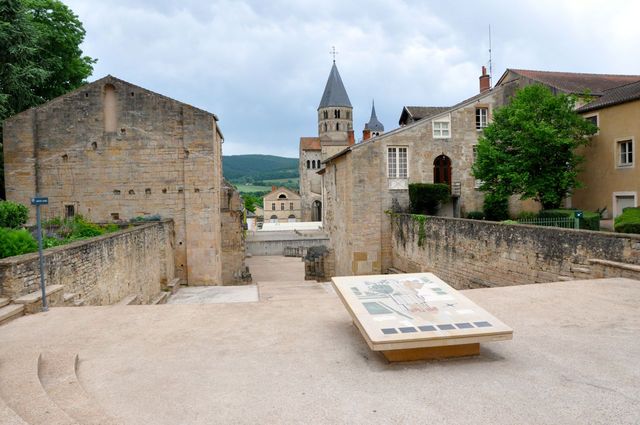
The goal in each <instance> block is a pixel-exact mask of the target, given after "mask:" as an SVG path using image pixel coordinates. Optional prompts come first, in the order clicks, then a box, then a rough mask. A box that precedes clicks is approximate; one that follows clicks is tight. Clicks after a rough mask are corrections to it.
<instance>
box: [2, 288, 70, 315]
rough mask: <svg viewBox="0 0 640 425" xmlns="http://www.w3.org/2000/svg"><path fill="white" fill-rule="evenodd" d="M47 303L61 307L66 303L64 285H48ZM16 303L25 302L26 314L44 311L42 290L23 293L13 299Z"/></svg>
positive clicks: (50, 305)
mask: <svg viewBox="0 0 640 425" xmlns="http://www.w3.org/2000/svg"><path fill="white" fill-rule="evenodd" d="M45 289H46V294H47V303H48V305H49V307H61V306H63V305H64V299H63V295H64V292H63V290H64V285H47V286H46V288H45ZM13 302H14V303H15V304H23V305H24V308H25V313H26V314H33V313H38V312H40V311H42V292H41V291H40V290H39V289H38V290H37V291H35V292H32V293H30V294H27V295H23V296H21V297H19V298H16V299H14V300H13Z"/></svg>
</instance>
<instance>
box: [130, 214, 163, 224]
mask: <svg viewBox="0 0 640 425" xmlns="http://www.w3.org/2000/svg"><path fill="white" fill-rule="evenodd" d="M160 220H162V217H160V214H154V215H145V216H141V215H139V216H138V217H133V218H132V219H131V220H129V222H130V223H145V222H148V221H160Z"/></svg>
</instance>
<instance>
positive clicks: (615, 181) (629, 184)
mask: <svg viewBox="0 0 640 425" xmlns="http://www.w3.org/2000/svg"><path fill="white" fill-rule="evenodd" d="M578 112H579V113H580V114H582V116H584V117H585V118H586V119H588V120H591V121H593V123H594V124H596V125H597V126H598V133H596V134H595V135H594V136H593V137H592V138H591V143H590V145H589V146H587V147H585V148H584V149H581V152H580V153H581V154H583V155H584V157H585V167H584V169H583V171H582V173H581V174H580V175H579V177H578V178H579V180H580V181H581V182H582V184H583V187H582V188H579V189H576V190H575V191H574V193H573V196H572V197H571V203H572V205H573V206H574V207H577V208H582V209H585V210H590V211H595V210H601V211H602V210H604V213H603V216H604V217H606V218H615V217H617V216H618V215H620V214H622V210H623V209H624V208H626V207H637V206H638V192H640V167H638V166H637V154H636V151H637V145H636V140H640V77H639V80H638V81H636V82H634V83H630V84H625V85H623V86H619V87H615V88H612V89H609V90H606V91H604V92H603V94H602V96H600V97H598V98H597V99H596V100H594V101H593V102H591V103H589V104H587V105H584V106H582V107H581V108H579V109H578Z"/></svg>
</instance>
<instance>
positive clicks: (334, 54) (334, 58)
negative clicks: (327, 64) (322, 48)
mask: <svg viewBox="0 0 640 425" xmlns="http://www.w3.org/2000/svg"><path fill="white" fill-rule="evenodd" d="M329 54H330V55H331V56H333V63H336V55H337V54H338V52H336V46H331V51H330V52H329Z"/></svg>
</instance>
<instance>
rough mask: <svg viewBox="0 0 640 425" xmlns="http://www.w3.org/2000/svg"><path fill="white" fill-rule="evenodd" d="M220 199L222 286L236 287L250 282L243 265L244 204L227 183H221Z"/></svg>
mask: <svg viewBox="0 0 640 425" xmlns="http://www.w3.org/2000/svg"><path fill="white" fill-rule="evenodd" d="M220 193H221V199H220V220H221V222H222V284H223V285H238V284H244V283H250V282H251V273H249V269H248V267H247V266H246V265H245V261H244V260H245V251H246V244H245V230H244V202H243V201H242V198H241V197H240V193H239V192H238V191H237V190H236V189H235V188H234V187H233V186H232V185H231V184H230V183H228V182H227V181H224V182H223V185H222V190H221V192H220Z"/></svg>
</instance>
